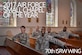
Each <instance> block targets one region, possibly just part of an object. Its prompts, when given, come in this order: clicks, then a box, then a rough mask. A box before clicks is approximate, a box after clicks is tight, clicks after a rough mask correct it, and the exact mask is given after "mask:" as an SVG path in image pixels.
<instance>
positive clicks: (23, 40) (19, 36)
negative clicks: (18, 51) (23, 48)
mask: <svg viewBox="0 0 82 55" xmlns="http://www.w3.org/2000/svg"><path fill="white" fill-rule="evenodd" d="M16 39H18V40H19V42H20V43H22V44H24V45H28V46H29V37H28V35H27V33H19V34H17V35H16V36H14V37H13V40H14V41H15V40H16Z"/></svg>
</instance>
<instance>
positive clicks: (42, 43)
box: [13, 26, 79, 53]
mask: <svg viewBox="0 0 82 55" xmlns="http://www.w3.org/2000/svg"><path fill="white" fill-rule="evenodd" d="M20 30H21V33H19V34H17V35H16V36H14V37H13V41H15V40H18V41H19V42H20V43H22V44H24V45H28V46H30V44H29V36H28V34H27V33H26V32H25V30H26V28H25V26H21V27H20ZM70 36H74V37H77V38H79V35H77V34H73V33H70V32H68V31H67V27H64V28H63V30H62V31H61V32H59V33H54V32H51V27H47V28H46V27H44V26H43V27H42V28H41V30H39V26H37V27H36V30H35V31H34V32H33V33H32V37H34V38H36V45H35V49H36V50H38V51H40V52H43V53H45V49H48V48H49V43H50V42H52V43H53V44H55V45H57V46H60V47H62V48H64V47H65V46H67V45H70V44H67V43H65V42H63V41H61V40H59V39H57V38H66V39H68V38H69V37H70ZM56 37H57V38H56Z"/></svg>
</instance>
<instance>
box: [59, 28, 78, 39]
mask: <svg viewBox="0 0 82 55" xmlns="http://www.w3.org/2000/svg"><path fill="white" fill-rule="evenodd" d="M58 34H59V35H60V36H61V38H66V39H68V38H69V37H70V36H73V37H77V38H79V35H77V34H73V33H71V32H68V31H67V27H64V28H63V31H61V32H59V33H58Z"/></svg>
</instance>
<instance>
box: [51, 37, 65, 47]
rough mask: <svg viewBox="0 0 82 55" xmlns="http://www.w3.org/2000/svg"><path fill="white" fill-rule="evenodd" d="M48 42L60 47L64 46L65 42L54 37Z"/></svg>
mask: <svg viewBox="0 0 82 55" xmlns="http://www.w3.org/2000/svg"><path fill="white" fill-rule="evenodd" d="M50 42H52V43H54V44H56V45H58V46H60V47H63V48H64V47H65V45H66V43H65V42H63V41H61V40H59V39H56V38H53V39H52V40H50Z"/></svg>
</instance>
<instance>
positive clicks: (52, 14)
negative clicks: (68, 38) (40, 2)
mask: <svg viewBox="0 0 82 55" xmlns="http://www.w3.org/2000/svg"><path fill="white" fill-rule="evenodd" d="M46 3H47V5H46V6H47V12H46V26H47V27H58V0H46Z"/></svg>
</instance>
